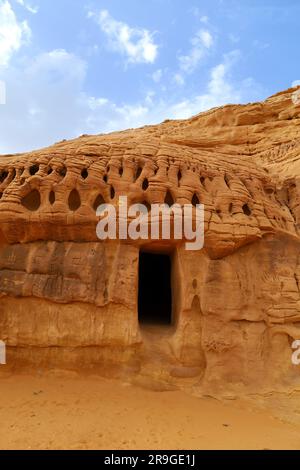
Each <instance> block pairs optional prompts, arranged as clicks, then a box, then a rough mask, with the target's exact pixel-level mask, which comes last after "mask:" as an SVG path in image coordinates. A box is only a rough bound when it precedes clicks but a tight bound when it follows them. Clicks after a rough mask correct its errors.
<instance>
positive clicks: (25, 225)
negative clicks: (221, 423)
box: [0, 88, 300, 390]
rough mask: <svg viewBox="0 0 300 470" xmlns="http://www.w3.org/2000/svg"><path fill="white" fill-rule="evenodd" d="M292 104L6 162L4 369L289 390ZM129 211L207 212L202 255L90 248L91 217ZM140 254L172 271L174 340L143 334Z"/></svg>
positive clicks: (285, 98)
mask: <svg viewBox="0 0 300 470" xmlns="http://www.w3.org/2000/svg"><path fill="white" fill-rule="evenodd" d="M298 94H299V95H300V88H299V89H291V90H287V91H286V92H282V93H279V94H278V95H275V96H273V97H271V98H269V99H268V100H266V101H265V102H263V103H255V104H249V105H245V106H238V105H228V106H225V107H222V108H218V109H212V110H210V111H208V112H205V113H202V114H200V115H198V116H195V117H194V118H192V119H189V120H185V121H167V122H164V123H163V124H160V125H158V126H147V127H144V128H142V129H137V130H128V131H124V132H119V133H113V134H110V135H100V136H82V137H80V138H79V139H76V140H73V141H68V142H67V141H64V142H61V143H58V144H56V145H54V146H53V147H49V148H46V149H43V150H40V151H34V152H31V153H27V154H22V155H6V156H2V157H0V296H1V303H0V339H1V340H3V341H5V342H6V344H7V346H8V351H7V362H8V367H12V366H13V367H23V368H25V367H29V366H30V367H32V366H33V367H62V368H74V369H80V370H82V371H89V370H93V371H97V372H99V373H101V374H106V375H110V376H122V377H127V378H134V379H135V380H138V381H140V383H147V384H149V383H150V384H159V386H167V387H168V386H173V385H179V386H180V385H184V384H189V385H191V384H197V386H198V387H199V389H200V390H204V389H206V390H207V389H211V390H217V389H222V390H231V389H232V388H234V387H237V386H239V387H241V386H243V387H246V388H247V389H248V388H251V389H256V390H261V389H262V387H266V388H269V389H274V388H275V387H281V386H285V387H287V386H288V387H293V386H295V384H297V380H298V377H299V370H298V368H297V367H296V366H294V365H292V363H291V355H292V349H291V345H292V343H293V341H294V340H295V339H300V326H299V325H300V323H299V322H300V250H299V248H300V205H299V203H300V99H297V96H298ZM295 96H296V99H295ZM124 195H126V196H128V203H129V204H134V203H142V202H144V203H145V202H146V203H147V204H154V203H164V202H165V201H167V199H168V200H169V202H170V200H171V201H172V202H173V201H174V202H176V203H179V204H181V205H182V204H190V203H191V202H194V203H195V201H199V202H201V203H203V204H204V205H205V246H204V249H203V250H201V251H195V252H192V251H186V249H185V246H184V243H183V242H182V241H179V240H174V239H172V240H170V241H168V242H166V241H165V242H160V241H153V240H152V241H151V240H148V241H146V240H143V241H140V240H139V241H130V240H126V241H121V240H119V241H118V240H115V241H113V240H108V241H106V242H101V241H99V240H98V238H97V235H96V225H97V221H98V219H97V217H96V212H95V209H96V208H97V207H98V205H99V204H100V203H101V202H103V201H105V202H110V203H112V204H116V205H117V203H118V199H119V196H124ZM144 251H147V252H149V253H152V254H153V256H155V255H156V254H158V253H159V254H167V255H168V256H169V257H170V258H171V274H170V275H171V290H172V323H171V324H170V325H162V324H160V321H157V317H155V321H154V320H153V322H152V323H151V322H150V324H147V323H145V324H144V323H143V322H142V321H141V320H140V321H139V315H138V313H139V312H138V311H139V305H138V298H139V289H140V288H141V285H140V284H139V282H141V280H139V275H140V274H139V258H140V253H141V252H144ZM154 278H155V276H154V277H153V289H155V282H154V280H155V279H154ZM166 282H167V279H166ZM153 296H155V292H153ZM162 384H164V385H162Z"/></svg>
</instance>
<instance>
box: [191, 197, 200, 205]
mask: <svg viewBox="0 0 300 470" xmlns="http://www.w3.org/2000/svg"><path fill="white" fill-rule="evenodd" d="M192 204H193V206H195V207H196V206H197V205H199V204H200V200H199V198H198V196H197V194H194V196H193V199H192Z"/></svg>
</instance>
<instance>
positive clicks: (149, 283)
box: [138, 252, 172, 326]
mask: <svg viewBox="0 0 300 470" xmlns="http://www.w3.org/2000/svg"><path fill="white" fill-rule="evenodd" d="M171 269H172V263H171V257H170V256H169V255H165V254H155V253H146V252H141V253H140V259H139V291H138V294H139V295H138V314H139V324H140V325H141V326H143V325H145V326H146V325H158V326H159V325H162V326H167V325H172V286H171Z"/></svg>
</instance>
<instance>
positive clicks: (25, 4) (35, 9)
mask: <svg viewBox="0 0 300 470" xmlns="http://www.w3.org/2000/svg"><path fill="white" fill-rule="evenodd" d="M16 2H17V3H18V4H19V5H21V6H22V7H24V8H25V9H26V10H27V11H29V12H30V13H32V14H34V15H35V14H36V13H37V12H38V11H39V8H38V7H37V6H32V5H31V4H30V3H28V2H27V1H25V0H16Z"/></svg>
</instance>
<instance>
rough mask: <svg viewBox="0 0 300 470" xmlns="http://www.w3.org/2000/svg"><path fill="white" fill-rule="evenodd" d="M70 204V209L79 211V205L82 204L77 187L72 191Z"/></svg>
mask: <svg viewBox="0 0 300 470" xmlns="http://www.w3.org/2000/svg"><path fill="white" fill-rule="evenodd" d="M68 204H69V209H70V211H72V212H75V211H77V210H78V209H79V207H80V206H81V199H80V194H79V192H78V191H77V190H76V189H73V191H71V192H70V196H69V200H68Z"/></svg>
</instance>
